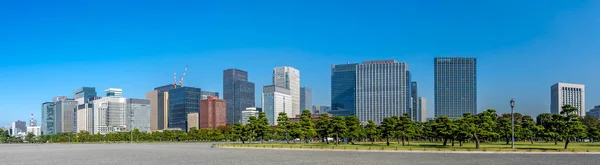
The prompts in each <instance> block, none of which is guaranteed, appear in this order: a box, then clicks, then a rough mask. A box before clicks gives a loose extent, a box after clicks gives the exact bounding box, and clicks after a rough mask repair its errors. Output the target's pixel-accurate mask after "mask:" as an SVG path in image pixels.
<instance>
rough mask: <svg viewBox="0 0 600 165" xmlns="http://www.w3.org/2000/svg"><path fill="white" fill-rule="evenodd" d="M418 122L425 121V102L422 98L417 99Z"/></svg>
mask: <svg viewBox="0 0 600 165" xmlns="http://www.w3.org/2000/svg"><path fill="white" fill-rule="evenodd" d="M418 119H419V120H418V121H419V122H426V121H427V101H426V100H425V98H423V97H419V118H418Z"/></svg>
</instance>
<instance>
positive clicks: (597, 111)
mask: <svg viewBox="0 0 600 165" xmlns="http://www.w3.org/2000/svg"><path fill="white" fill-rule="evenodd" d="M585 115H586V116H594V117H596V118H600V105H596V106H594V109H590V111H589V112H587V113H585Z"/></svg>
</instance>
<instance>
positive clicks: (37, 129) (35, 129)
mask: <svg viewBox="0 0 600 165" xmlns="http://www.w3.org/2000/svg"><path fill="white" fill-rule="evenodd" d="M29 133H33V135H35V136H41V135H42V127H40V126H28V127H27V134H29Z"/></svg>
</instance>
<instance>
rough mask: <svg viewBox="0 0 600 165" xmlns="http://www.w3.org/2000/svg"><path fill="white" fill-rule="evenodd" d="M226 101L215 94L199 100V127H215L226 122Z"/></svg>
mask: <svg viewBox="0 0 600 165" xmlns="http://www.w3.org/2000/svg"><path fill="white" fill-rule="evenodd" d="M226 106H227V103H226V101H225V100H221V99H219V97H216V96H208V98H206V99H204V100H201V101H200V128H211V129H215V128H217V127H219V126H225V124H226V123H227V116H226V114H227V108H226Z"/></svg>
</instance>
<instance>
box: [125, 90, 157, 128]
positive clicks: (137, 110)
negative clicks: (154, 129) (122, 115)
mask: <svg viewBox="0 0 600 165" xmlns="http://www.w3.org/2000/svg"><path fill="white" fill-rule="evenodd" d="M125 102H126V103H127V113H128V115H127V118H128V120H127V121H128V122H127V125H128V127H127V128H128V129H129V130H133V129H138V130H139V131H141V132H150V111H151V110H150V100H146V99H133V98H130V99H127V100H125Z"/></svg>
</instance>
